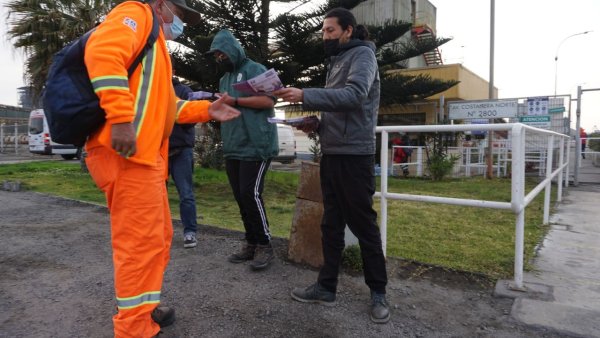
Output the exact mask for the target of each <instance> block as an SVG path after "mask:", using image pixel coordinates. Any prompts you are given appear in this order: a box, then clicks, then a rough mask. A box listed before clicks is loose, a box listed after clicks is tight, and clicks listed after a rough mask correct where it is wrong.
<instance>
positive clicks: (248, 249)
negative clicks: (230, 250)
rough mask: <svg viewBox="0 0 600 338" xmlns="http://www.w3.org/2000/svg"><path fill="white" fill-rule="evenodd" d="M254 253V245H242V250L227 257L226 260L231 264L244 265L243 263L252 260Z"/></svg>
mask: <svg viewBox="0 0 600 338" xmlns="http://www.w3.org/2000/svg"><path fill="white" fill-rule="evenodd" d="M255 251H256V244H248V243H244V245H243V246H242V249H241V250H240V251H239V252H237V253H234V254H233V255H231V256H229V258H227V260H228V261H229V262H231V263H244V262H245V261H251V260H252V259H253V258H254V252H255Z"/></svg>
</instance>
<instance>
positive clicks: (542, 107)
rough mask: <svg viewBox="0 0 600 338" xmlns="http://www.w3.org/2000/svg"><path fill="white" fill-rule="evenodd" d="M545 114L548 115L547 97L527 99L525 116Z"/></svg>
mask: <svg viewBox="0 0 600 338" xmlns="http://www.w3.org/2000/svg"><path fill="white" fill-rule="evenodd" d="M546 114H548V96H540V97H528V98H527V115H546Z"/></svg>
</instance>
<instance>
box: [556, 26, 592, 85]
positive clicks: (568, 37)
mask: <svg viewBox="0 0 600 338" xmlns="http://www.w3.org/2000/svg"><path fill="white" fill-rule="evenodd" d="M590 32H591V31H585V32H581V33H575V34H572V35H569V36H567V37H566V38H564V39H562V41H561V42H560V43H559V44H558V47H556V54H554V96H555V97H556V83H557V82H558V81H557V80H558V51H559V50H560V46H562V44H563V43H564V42H565V41H567V40H568V39H570V38H572V37H574V36H577V35H583V34H587V33H590Z"/></svg>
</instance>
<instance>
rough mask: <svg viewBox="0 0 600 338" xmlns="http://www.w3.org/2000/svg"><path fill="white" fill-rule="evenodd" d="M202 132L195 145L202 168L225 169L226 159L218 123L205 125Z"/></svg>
mask: <svg viewBox="0 0 600 338" xmlns="http://www.w3.org/2000/svg"><path fill="white" fill-rule="evenodd" d="M202 134H203V135H200V136H197V137H196V145H195V147H194V151H195V152H196V157H197V158H198V163H199V164H200V166H201V167H202V168H212V169H217V170H221V169H223V168H224V167H225V159H224V158H223V141H222V140H221V131H220V130H219V128H218V126H217V125H216V123H214V122H211V123H208V124H205V125H204V126H203V130H202Z"/></svg>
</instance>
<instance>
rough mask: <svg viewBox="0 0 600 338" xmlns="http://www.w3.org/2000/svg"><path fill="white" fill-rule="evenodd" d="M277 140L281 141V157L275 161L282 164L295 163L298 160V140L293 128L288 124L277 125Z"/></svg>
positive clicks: (278, 156)
mask: <svg viewBox="0 0 600 338" xmlns="http://www.w3.org/2000/svg"><path fill="white" fill-rule="evenodd" d="M277 138H278V139H279V155H277V157H275V158H274V159H273V161H275V162H281V163H292V162H294V160H295V159H296V139H295V138H294V130H293V129H292V127H291V126H288V125H286V124H277Z"/></svg>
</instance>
